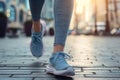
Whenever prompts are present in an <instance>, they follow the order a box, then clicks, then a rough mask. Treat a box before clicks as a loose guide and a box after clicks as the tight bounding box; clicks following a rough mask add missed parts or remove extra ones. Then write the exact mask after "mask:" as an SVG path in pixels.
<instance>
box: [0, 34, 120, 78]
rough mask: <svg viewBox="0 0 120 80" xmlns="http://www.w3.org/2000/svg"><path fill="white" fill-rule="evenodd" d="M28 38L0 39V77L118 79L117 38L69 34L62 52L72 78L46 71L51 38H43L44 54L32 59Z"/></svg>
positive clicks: (119, 53)
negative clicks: (70, 68)
mask: <svg viewBox="0 0 120 80" xmlns="http://www.w3.org/2000/svg"><path fill="white" fill-rule="evenodd" d="M29 43H30V38H25V37H20V38H16V39H9V38H5V39H0V80H120V37H97V36H96V37H95V36H69V37H68V40H67V43H66V45H67V46H66V49H65V51H66V52H68V53H69V55H71V56H72V57H73V58H72V59H71V60H69V61H68V63H70V64H71V65H72V66H74V68H75V71H76V75H75V76H74V77H71V78H70V77H60V76H53V75H49V74H46V71H45V67H46V65H47V64H48V59H49V57H50V55H51V54H50V53H51V52H52V45H53V44H52V43H53V37H44V43H45V45H44V55H43V57H41V58H40V59H36V58H34V57H33V56H32V55H31V53H30V50H29Z"/></svg>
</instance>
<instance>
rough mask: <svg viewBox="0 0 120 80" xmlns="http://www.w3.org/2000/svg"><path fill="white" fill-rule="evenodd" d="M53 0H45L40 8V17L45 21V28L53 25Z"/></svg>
mask: <svg viewBox="0 0 120 80" xmlns="http://www.w3.org/2000/svg"><path fill="white" fill-rule="evenodd" d="M53 10H54V0H46V1H45V4H44V6H43V9H42V13H41V18H42V19H44V20H45V21H46V23H47V29H49V28H50V27H54V11H53Z"/></svg>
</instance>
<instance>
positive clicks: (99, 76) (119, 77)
mask: <svg viewBox="0 0 120 80" xmlns="http://www.w3.org/2000/svg"><path fill="white" fill-rule="evenodd" d="M85 77H86V78H118V79H120V74H105V73H104V74H97V75H91V74H85Z"/></svg>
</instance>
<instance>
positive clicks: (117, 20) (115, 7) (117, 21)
mask: <svg viewBox="0 0 120 80" xmlns="http://www.w3.org/2000/svg"><path fill="white" fill-rule="evenodd" d="M114 9H115V18H116V23H117V24H119V19H118V8H117V1H116V0H114Z"/></svg>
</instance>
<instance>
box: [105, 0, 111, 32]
mask: <svg viewBox="0 0 120 80" xmlns="http://www.w3.org/2000/svg"><path fill="white" fill-rule="evenodd" d="M105 3H106V22H105V23H106V26H105V34H109V33H110V25H109V7H108V5H109V0H105Z"/></svg>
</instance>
